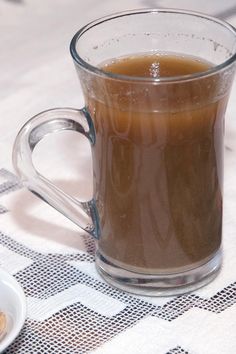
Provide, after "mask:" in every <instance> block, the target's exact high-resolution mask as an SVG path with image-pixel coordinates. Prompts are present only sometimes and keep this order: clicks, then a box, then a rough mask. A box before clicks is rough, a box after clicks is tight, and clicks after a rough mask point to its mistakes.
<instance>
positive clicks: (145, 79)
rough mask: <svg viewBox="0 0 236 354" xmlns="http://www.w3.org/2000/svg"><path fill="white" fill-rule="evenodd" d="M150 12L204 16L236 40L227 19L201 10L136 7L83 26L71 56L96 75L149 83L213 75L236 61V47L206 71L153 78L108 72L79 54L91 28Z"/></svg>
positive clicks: (232, 28) (178, 80)
mask: <svg viewBox="0 0 236 354" xmlns="http://www.w3.org/2000/svg"><path fill="white" fill-rule="evenodd" d="M148 13H153V14H157V13H172V14H175V13H176V14H183V15H189V16H195V17H198V18H203V19H205V20H209V21H212V22H215V23H218V24H219V25H221V26H223V27H225V28H226V29H228V30H229V31H230V32H232V33H233V34H234V36H235V40H236V28H235V27H234V26H232V25H231V24H229V23H228V22H226V21H223V20H220V19H218V18H217V17H214V16H209V15H206V14H204V13H201V12H197V11H189V10H182V9H168V8H165V9H164V8H162V9H158V8H156V9H153V8H151V9H145V8H144V9H136V10H128V11H122V12H116V13H113V14H110V15H107V16H103V17H100V18H98V19H96V20H94V21H91V22H89V23H88V24H87V25H85V26H83V27H81V28H80V29H79V30H78V31H77V32H76V33H75V35H74V36H73V38H72V40H71V43H70V53H71V56H72V58H73V60H74V62H75V63H76V64H78V65H79V66H80V67H82V68H83V69H84V70H86V71H89V72H91V73H93V74H95V75H98V76H100V77H103V78H108V79H113V80H119V81H138V82H149V83H157V84H158V83H173V82H180V81H190V80H194V79H199V78H202V77H208V76H211V75H213V74H215V73H217V72H219V71H221V70H222V69H224V68H226V67H228V66H230V65H231V64H233V63H234V62H235V61H236V49H235V53H233V54H232V55H231V56H230V57H229V58H228V59H227V60H225V61H224V62H223V63H221V64H218V65H215V66H213V67H210V68H209V69H208V70H206V71H202V72H197V73H192V74H188V75H177V76H168V77H160V78H153V77H143V76H129V75H123V74H115V73H112V72H107V71H105V70H103V69H102V68H99V67H96V66H94V65H91V64H89V63H88V62H86V61H85V60H84V59H82V57H81V56H80V55H79V54H78V52H77V50H76V44H77V42H78V40H79V39H80V38H81V37H82V35H83V34H84V33H85V32H87V31H89V30H90V29H91V28H93V27H95V26H98V25H99V24H101V23H103V22H106V21H110V20H113V19H116V18H119V17H124V16H131V15H136V14H148Z"/></svg>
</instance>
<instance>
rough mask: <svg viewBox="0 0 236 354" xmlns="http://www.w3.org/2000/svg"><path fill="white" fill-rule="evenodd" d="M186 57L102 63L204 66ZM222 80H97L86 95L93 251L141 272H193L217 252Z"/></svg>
mask: <svg viewBox="0 0 236 354" xmlns="http://www.w3.org/2000/svg"><path fill="white" fill-rule="evenodd" d="M208 68H209V64H208V63H205V62H202V61H199V60H196V59H194V58H190V57H185V58H184V57H181V56H171V55H139V56H138V55H137V56H133V57H129V58H123V59H120V60H116V61H115V62H113V63H110V64H109V63H108V64H106V65H104V66H103V69H104V70H105V71H109V72H112V73H118V74H123V75H129V76H143V77H155V78H157V77H163V76H165V77H168V76H179V75H187V74H192V73H197V72H202V71H205V70H207V69H208ZM218 91H219V77H218V76H216V75H213V76H209V77H207V78H202V79H196V80H189V81H185V82H184V83H183V82H182V83H179V82H171V83H166V84H162V85H158V84H157V85H155V84H153V82H152V83H151V82H146V81H143V82H140V81H133V82H132V81H126V82H125V81H118V80H112V79H111V80H108V79H104V78H99V77H97V79H96V80H94V82H92V84H91V87H90V92H89V93H88V95H87V97H86V99H87V105H88V107H89V110H90V113H91V115H92V119H93V121H94V125H95V130H96V144H95V147H94V148H93V160H94V182H95V184H94V193H95V199H96V201H97V206H98V213H99V217H100V226H101V237H100V240H99V242H98V246H99V251H100V253H101V254H102V255H103V256H104V257H105V258H107V259H108V260H110V261H111V262H112V263H114V264H117V265H121V266H122V267H124V268H126V269H130V270H134V271H135V270H136V271H139V272H144V273H146V272H154V273H155V272H160V271H175V270H177V269H178V268H179V267H180V268H182V269H190V268H192V267H194V266H196V265H198V264H200V263H203V262H205V261H207V260H208V259H209V258H211V257H212V256H213V254H214V253H215V252H216V251H217V250H218V249H219V247H220V243H221V231H222V230H221V229H222V168H223V167H222V163H223V149H222V147H223V126H224V123H223V119H224V112H225V108H226V103H227V95H228V90H226V92H224V93H223V94H222V95H221V96H219V93H218Z"/></svg>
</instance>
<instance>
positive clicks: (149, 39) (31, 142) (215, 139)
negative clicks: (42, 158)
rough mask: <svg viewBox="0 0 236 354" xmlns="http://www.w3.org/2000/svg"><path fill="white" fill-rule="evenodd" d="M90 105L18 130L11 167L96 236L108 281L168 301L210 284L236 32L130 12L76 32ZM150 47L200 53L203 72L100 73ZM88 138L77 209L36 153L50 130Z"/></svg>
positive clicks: (74, 47)
mask: <svg viewBox="0 0 236 354" xmlns="http://www.w3.org/2000/svg"><path fill="white" fill-rule="evenodd" d="M70 49H71V55H72V57H73V60H74V63H75V67H76V70H77V73H78V75H79V78H80V82H81V86H82V90H83V94H84V99H85V107H84V108H83V109H68V108H61V109H52V110H48V111H45V112H42V113H39V114H38V115H36V116H35V117H33V118H32V119H30V120H29V121H28V122H27V123H26V124H25V125H24V126H23V128H22V129H21V131H20V132H19V134H18V136H17V138H16V141H15V145H14V149H13V164H14V167H15V170H16V172H17V174H18V175H19V176H20V178H21V180H22V182H23V183H24V184H25V186H27V188H28V189H29V190H30V191H31V192H33V193H35V194H36V195H37V196H39V197H41V198H42V199H43V200H44V201H46V202H47V203H49V204H50V205H51V206H53V207H54V208H56V209H57V210H58V211H60V212H61V213H62V214H64V215H65V216H66V217H68V218H69V219H71V220H72V221H73V222H75V223H76V224H77V225H79V226H80V227H81V228H82V229H84V230H85V231H87V232H88V233H89V234H91V235H93V236H94V238H95V239H96V267H97V270H98V271H99V273H100V274H101V275H102V276H103V277H104V278H105V279H106V280H107V281H108V282H109V283H110V284H111V285H114V286H116V287H118V288H120V289H123V290H126V291H130V292H133V293H137V294H145V295H172V294H180V293H184V292H187V291H191V290H194V289H196V288H198V287H200V286H202V285H204V284H206V283H208V282H209V281H211V280H212V279H213V278H214V277H215V276H216V274H217V273H218V271H219V270H220V266H221V239H222V193H223V192H222V188H223V186H222V183H223V135H224V113H225V110H226V106H227V101H228V97H229V93H230V89H231V84H232V81H233V75H234V69H235V65H234V64H235V59H236V31H235V29H234V28H233V27H232V26H230V25H229V24H227V23H225V22H222V21H220V20H218V19H215V18H212V17H209V16H205V15H202V14H198V13H193V12H188V11H178V10H150V9H144V10H137V11H128V12H123V13H118V14H114V15H111V16H108V17H105V18H102V19H99V20H97V21H94V22H92V23H90V24H88V25H86V26H85V27H83V28H82V29H80V30H79V31H78V32H77V33H76V35H75V36H74V38H73V39H72V41H71V46H70ZM156 52H159V53H162V54H163V55H164V54H165V53H171V54H175V53H177V54H179V53H180V54H181V55H183V56H186V57H189V56H190V57H194V58H201V59H202V60H204V61H206V62H209V63H211V66H210V68H208V70H206V71H200V72H198V73H192V74H188V75H182V76H172V77H155V76H154V77H141V76H129V75H122V74H119V73H118V74H116V73H112V72H107V71H105V70H104V68H102V67H101V63H106V62H107V63H109V62H114V60H115V59H116V58H120V57H126V56H134V55H136V54H137V53H151V54H153V53H154V54H155V53H156ZM62 130H75V131H77V132H79V133H80V134H83V135H84V136H86V137H87V138H88V140H89V141H90V144H91V151H92V158H93V176H94V180H93V186H94V188H93V198H92V200H90V201H88V202H80V201H78V200H76V199H73V197H71V196H68V195H67V194H65V193H64V192H63V191H61V190H60V189H58V188H57V187H56V186H55V185H53V184H52V183H51V182H49V181H48V180H47V179H46V178H44V177H43V176H42V175H40V174H39V173H38V172H37V171H36V170H35V168H34V166H33V163H32V156H31V155H32V152H33V150H34V148H35V146H36V145H37V143H38V142H39V141H40V140H41V139H42V138H44V136H45V135H46V134H48V133H54V132H59V131H62Z"/></svg>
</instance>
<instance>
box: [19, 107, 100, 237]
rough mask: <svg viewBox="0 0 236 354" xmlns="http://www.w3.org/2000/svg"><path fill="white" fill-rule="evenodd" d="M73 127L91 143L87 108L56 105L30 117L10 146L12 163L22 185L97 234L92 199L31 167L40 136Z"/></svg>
mask: <svg viewBox="0 0 236 354" xmlns="http://www.w3.org/2000/svg"><path fill="white" fill-rule="evenodd" d="M63 130H74V131H76V132H79V133H81V134H82V135H84V136H85V137H86V138H87V139H88V140H89V142H90V144H91V146H93V145H94V144H95V131H94V126H93V122H92V119H91V117H90V115H89V113H88V111H87V110H86V109H85V108H83V109H73V108H55V109H50V110H47V111H44V112H41V113H39V114H37V115H36V116H34V117H33V118H31V119H30V120H29V121H28V122H27V123H26V124H25V125H24V126H23V127H22V128H21V130H20V131H19V133H18V135H17V137H16V140H15V143H14V147H13V156H12V161H13V166H14V169H15V171H16V173H17V175H18V176H19V177H20V179H21V181H22V183H23V185H24V186H26V187H27V188H28V189H29V190H30V191H31V192H32V193H34V194H35V195H37V196H38V197H40V198H41V199H43V200H44V201H45V202H47V203H48V204H50V205H51V206H52V207H54V208H55V209H57V210H58V211H59V212H60V213H62V214H63V215H64V216H66V217H67V218H69V219H70V220H71V221H73V222H74V223H75V224H77V225H78V226H79V227H81V228H82V229H83V230H85V231H86V232H88V233H89V234H91V235H92V236H94V237H95V238H98V237H99V218H98V213H97V208H96V205H95V201H94V199H91V200H90V201H88V202H80V201H78V200H77V199H75V198H72V197H71V196H69V195H68V194H66V193H65V192H63V191H62V190H61V189H59V188H58V187H56V186H55V185H54V184H53V183H52V182H50V181H49V180H48V179H47V178H45V177H44V176H42V175H41V174H40V173H39V172H38V171H37V170H36V169H35V167H34V165H33V161H32V153H33V150H34V148H35V146H36V145H37V144H38V142H39V141H40V140H42V139H43V138H44V137H45V136H46V135H48V134H50V133H56V132H60V131H63Z"/></svg>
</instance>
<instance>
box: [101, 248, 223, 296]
mask: <svg viewBox="0 0 236 354" xmlns="http://www.w3.org/2000/svg"><path fill="white" fill-rule="evenodd" d="M221 263H222V251H221V250H219V251H217V253H215V254H214V256H213V257H212V258H211V259H210V260H209V261H208V262H206V263H204V264H202V265H200V266H198V267H197V268H193V269H191V270H188V271H184V272H181V273H180V272H178V273H168V274H163V273H162V274H158V275H157V274H141V273H135V272H132V271H129V270H127V269H123V268H121V267H118V266H117V265H114V264H112V263H111V262H110V261H108V260H107V259H106V258H104V257H103V256H102V255H101V254H100V253H99V252H97V254H96V267H97V270H98V272H99V274H101V276H102V277H103V278H104V279H105V280H106V281H107V282H108V283H109V284H110V285H112V286H114V287H116V288H118V289H121V290H124V291H127V292H130V293H133V294H137V295H146V296H172V295H180V294H184V293H187V292H190V291H193V290H196V289H198V288H200V287H202V286H204V285H206V284H208V283H209V282H211V281H212V280H213V279H214V278H215V277H216V276H217V274H218V272H219V270H220V268H221Z"/></svg>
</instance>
